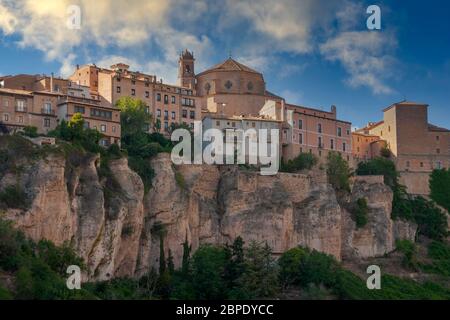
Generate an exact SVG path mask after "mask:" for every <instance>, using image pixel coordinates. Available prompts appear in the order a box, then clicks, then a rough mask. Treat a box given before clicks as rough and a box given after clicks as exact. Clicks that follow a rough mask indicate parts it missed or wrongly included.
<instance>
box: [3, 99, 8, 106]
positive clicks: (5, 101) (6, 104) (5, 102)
mask: <svg viewBox="0 0 450 320" xmlns="http://www.w3.org/2000/svg"><path fill="white" fill-rule="evenodd" d="M3 105H4V106H5V107H9V101H8V100H7V99H4V100H3Z"/></svg>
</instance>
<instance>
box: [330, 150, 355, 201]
mask: <svg viewBox="0 0 450 320" xmlns="http://www.w3.org/2000/svg"><path fill="white" fill-rule="evenodd" d="M327 176H328V182H329V183H330V184H331V185H332V186H333V188H334V189H335V190H336V191H339V192H350V180H349V179H350V177H351V172H350V167H349V166H348V162H347V161H345V160H344V159H343V158H342V156H341V154H340V153H337V152H330V153H328V157H327Z"/></svg>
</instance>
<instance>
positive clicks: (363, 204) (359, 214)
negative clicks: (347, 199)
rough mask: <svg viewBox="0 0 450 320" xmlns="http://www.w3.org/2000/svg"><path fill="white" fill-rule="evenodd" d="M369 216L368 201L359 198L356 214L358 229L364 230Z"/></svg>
mask: <svg viewBox="0 0 450 320" xmlns="http://www.w3.org/2000/svg"><path fill="white" fill-rule="evenodd" d="M368 214H369V207H368V206H367V199H366V198H359V199H358V200H357V201H356V208H355V213H354V218H355V223H356V227H357V228H362V227H364V226H365V225H366V224H367V222H368Z"/></svg>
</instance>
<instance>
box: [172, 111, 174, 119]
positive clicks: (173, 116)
mask: <svg viewBox="0 0 450 320" xmlns="http://www.w3.org/2000/svg"><path fill="white" fill-rule="evenodd" d="M172 120H175V111H172Z"/></svg>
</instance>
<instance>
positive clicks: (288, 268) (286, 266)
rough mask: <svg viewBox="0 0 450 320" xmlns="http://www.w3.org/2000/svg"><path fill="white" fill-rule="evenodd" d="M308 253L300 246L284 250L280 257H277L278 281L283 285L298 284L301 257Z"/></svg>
mask: <svg viewBox="0 0 450 320" xmlns="http://www.w3.org/2000/svg"><path fill="white" fill-rule="evenodd" d="M307 254H308V252H307V251H306V250H305V249H303V248H300V247H297V248H293V249H290V250H288V251H286V252H284V253H283V254H282V255H281V257H280V259H278V265H279V266H280V281H281V284H282V285H283V286H284V287H287V286H289V285H299V284H300V274H299V270H298V269H299V266H300V264H301V262H302V259H304V257H305V256H306V255H307Z"/></svg>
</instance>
